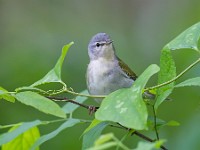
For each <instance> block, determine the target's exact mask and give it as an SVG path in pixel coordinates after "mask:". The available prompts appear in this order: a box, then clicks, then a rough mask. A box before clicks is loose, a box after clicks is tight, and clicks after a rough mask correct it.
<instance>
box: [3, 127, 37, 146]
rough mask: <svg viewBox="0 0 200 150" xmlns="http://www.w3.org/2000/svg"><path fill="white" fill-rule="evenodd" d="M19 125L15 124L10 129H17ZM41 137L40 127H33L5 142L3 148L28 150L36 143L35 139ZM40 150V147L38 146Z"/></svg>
mask: <svg viewBox="0 0 200 150" xmlns="http://www.w3.org/2000/svg"><path fill="white" fill-rule="evenodd" d="M16 128H17V127H16V126H14V127H12V128H11V129H10V131H12V130H15V129H16ZM39 137H40V132H39V130H38V128H37V127H36V126H35V127H32V128H30V129H29V130H27V131H26V132H24V133H22V134H20V135H18V136H17V137H16V138H15V139H13V140H12V141H10V142H8V143H6V144H3V145H2V150H28V149H30V147H31V146H32V145H33V144H34V143H35V141H36V140H37V139H38V138H39ZM36 150H39V147H37V148H36Z"/></svg>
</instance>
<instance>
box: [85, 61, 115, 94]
mask: <svg viewBox="0 0 200 150" xmlns="http://www.w3.org/2000/svg"><path fill="white" fill-rule="evenodd" d="M114 67H115V62H114V61H107V60H105V59H102V58H100V59H98V60H93V61H91V62H90V64H89V65H88V69H87V76H88V77H89V78H88V77H87V80H88V81H87V84H88V89H89V92H90V93H91V94H97V95H101V94H102V95H103V94H106V93H107V92H106V90H107V87H108V84H109V78H110V75H111V74H112V72H113V68H114Z"/></svg>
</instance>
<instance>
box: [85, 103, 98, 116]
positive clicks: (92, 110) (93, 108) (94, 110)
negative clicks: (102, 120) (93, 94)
mask: <svg viewBox="0 0 200 150" xmlns="http://www.w3.org/2000/svg"><path fill="white" fill-rule="evenodd" d="M98 108H99V107H96V106H92V105H90V106H88V110H89V115H92V114H94V113H95V112H96V111H97V109H98Z"/></svg>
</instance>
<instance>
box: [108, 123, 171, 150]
mask: <svg viewBox="0 0 200 150" xmlns="http://www.w3.org/2000/svg"><path fill="white" fill-rule="evenodd" d="M118 125H119V126H116V125H110V126H111V127H115V128H119V129H123V130H127V131H128V130H130V129H129V128H126V127H124V126H122V125H121V124H119V123H118ZM131 135H137V136H138V137H140V138H142V139H143V140H145V141H148V142H151V143H152V142H155V140H153V139H151V138H149V137H148V136H145V135H144V134H142V133H140V132H138V131H134V132H133V133H132V134H131ZM160 148H161V149H163V150H167V148H166V147H164V146H163V145H161V146H160Z"/></svg>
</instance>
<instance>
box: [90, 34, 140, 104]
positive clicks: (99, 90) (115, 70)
mask: <svg viewBox="0 0 200 150" xmlns="http://www.w3.org/2000/svg"><path fill="white" fill-rule="evenodd" d="M88 55H89V58H90V63H89V65H88V68H87V73H86V80H87V88H88V91H89V93H90V94H91V95H108V94H110V93H112V92H114V91H116V90H118V89H121V88H129V87H131V86H132V85H133V83H134V81H135V80H136V79H137V76H136V74H135V73H134V72H133V71H132V70H131V69H130V68H129V67H128V65H126V64H125V63H124V62H123V61H122V60H121V59H120V58H119V57H118V56H117V55H116V51H115V48H114V45H113V41H112V40H111V38H110V36H109V35H108V34H106V33H97V34H96V35H94V36H93V37H92V39H91V40H90V42H89V45H88ZM95 100H96V101H98V102H101V101H102V98H95Z"/></svg>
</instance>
